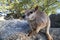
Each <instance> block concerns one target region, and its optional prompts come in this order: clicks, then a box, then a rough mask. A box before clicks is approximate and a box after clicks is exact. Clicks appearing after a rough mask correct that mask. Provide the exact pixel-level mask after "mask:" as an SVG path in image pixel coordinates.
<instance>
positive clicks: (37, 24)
mask: <svg viewBox="0 0 60 40" xmlns="http://www.w3.org/2000/svg"><path fill="white" fill-rule="evenodd" d="M25 18H26V19H27V21H28V22H29V25H30V27H31V31H30V32H29V36H32V35H34V34H37V33H38V32H39V31H40V30H41V29H45V28H46V29H45V30H46V31H45V32H46V34H47V37H48V40H53V39H52V37H51V35H50V34H49V28H50V19H49V17H48V16H47V15H46V13H44V12H41V11H39V10H38V6H36V7H35V8H34V9H32V10H27V11H26V12H25Z"/></svg>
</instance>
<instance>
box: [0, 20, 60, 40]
mask: <svg viewBox="0 0 60 40" xmlns="http://www.w3.org/2000/svg"><path fill="white" fill-rule="evenodd" d="M29 30H30V27H29V24H28V22H27V21H24V20H18V19H14V20H7V21H0V40H47V37H46V35H45V33H43V32H39V33H38V34H37V35H36V36H34V37H32V38H30V37H28V36H27V34H28V32H29ZM50 34H51V35H52V37H53V39H54V40H60V28H50Z"/></svg>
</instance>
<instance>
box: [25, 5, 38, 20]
mask: <svg viewBox="0 0 60 40" xmlns="http://www.w3.org/2000/svg"><path fill="white" fill-rule="evenodd" d="M37 10H38V6H36V7H35V8H34V9H31V10H30V9H29V10H26V11H25V18H26V19H27V20H34V19H35V15H36V12H37Z"/></svg>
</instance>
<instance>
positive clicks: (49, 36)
mask: <svg viewBox="0 0 60 40" xmlns="http://www.w3.org/2000/svg"><path fill="white" fill-rule="evenodd" d="M49 29H50V21H49V22H48V23H47V27H46V35H47V37H48V40H53V38H52V36H51V35H50V33H49Z"/></svg>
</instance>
